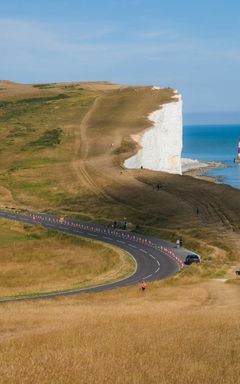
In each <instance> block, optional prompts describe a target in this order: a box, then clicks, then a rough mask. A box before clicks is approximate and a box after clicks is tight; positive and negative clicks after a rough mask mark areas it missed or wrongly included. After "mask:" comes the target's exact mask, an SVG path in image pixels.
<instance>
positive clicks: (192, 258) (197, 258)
mask: <svg viewBox="0 0 240 384" xmlns="http://www.w3.org/2000/svg"><path fill="white" fill-rule="evenodd" d="M200 262H201V258H200V256H199V255H196V254H195V253H191V254H190V255H187V256H186V259H185V261H184V264H186V265H190V264H193V263H200Z"/></svg>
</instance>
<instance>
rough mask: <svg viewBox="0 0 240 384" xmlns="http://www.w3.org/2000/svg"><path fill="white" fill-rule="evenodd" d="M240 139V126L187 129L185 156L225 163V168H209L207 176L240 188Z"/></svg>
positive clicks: (199, 126)
mask: <svg viewBox="0 0 240 384" xmlns="http://www.w3.org/2000/svg"><path fill="white" fill-rule="evenodd" d="M239 137H240V125H191V126H190V125H188V126H184V129H183V152H182V157H186V158H190V159H197V160H203V161H215V162H221V163H224V165H225V167H224V168H212V169H207V170H205V171H204V175H207V176H213V177H217V178H219V181H218V183H223V184H229V185H231V186H233V187H235V188H239V189H240V164H237V163H234V158H236V157H237V149H238V138H239Z"/></svg>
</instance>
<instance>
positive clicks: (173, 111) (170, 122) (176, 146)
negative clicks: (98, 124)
mask: <svg viewBox="0 0 240 384" xmlns="http://www.w3.org/2000/svg"><path fill="white" fill-rule="evenodd" d="M176 99H177V100H176ZM148 118H149V120H151V121H152V122H153V125H152V127H151V128H149V129H147V130H146V131H145V132H144V133H143V134H141V135H135V136H132V138H133V139H134V140H135V141H137V142H138V143H139V145H140V146H141V149H140V150H139V151H138V153H137V154H136V155H134V156H132V157H130V158H129V159H127V160H126V161H125V162H124V165H125V167H126V168H141V167H143V168H146V169H151V170H154V171H163V172H168V173H174V174H182V166H181V152H182V98H181V96H180V95H178V94H176V95H175V96H174V100H173V102H171V103H167V104H163V105H162V106H161V107H160V109H158V110H157V111H154V112H152V113H150V115H149V116H148Z"/></svg>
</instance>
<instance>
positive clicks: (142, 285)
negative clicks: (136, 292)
mask: <svg viewBox="0 0 240 384" xmlns="http://www.w3.org/2000/svg"><path fill="white" fill-rule="evenodd" d="M146 287H147V283H146V282H145V281H144V280H143V281H142V282H141V288H142V291H145V289H146Z"/></svg>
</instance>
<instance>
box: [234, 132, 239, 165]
mask: <svg viewBox="0 0 240 384" xmlns="http://www.w3.org/2000/svg"><path fill="white" fill-rule="evenodd" d="M234 162H235V163H240V137H239V139H238V155H237V158H236V159H234Z"/></svg>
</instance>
